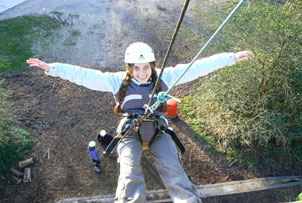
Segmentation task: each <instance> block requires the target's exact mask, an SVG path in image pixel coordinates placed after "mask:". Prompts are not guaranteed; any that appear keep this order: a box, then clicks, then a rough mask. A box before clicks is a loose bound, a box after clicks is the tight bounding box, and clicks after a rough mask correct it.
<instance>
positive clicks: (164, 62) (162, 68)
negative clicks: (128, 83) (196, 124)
mask: <svg viewBox="0 0 302 203" xmlns="http://www.w3.org/2000/svg"><path fill="white" fill-rule="evenodd" d="M189 3H190V0H186V1H185V3H184V6H183V8H182V11H181V14H180V16H179V18H178V22H177V24H176V28H175V30H174V33H173V36H172V39H171V41H170V44H169V47H168V50H167V52H166V55H165V58H164V61H163V64H162V66H161V70H160V74H159V76H158V77H157V80H156V83H155V86H154V89H153V91H152V95H151V97H150V100H149V102H148V107H150V106H151V103H152V100H153V97H154V94H155V92H156V88H157V86H158V85H159V84H160V78H161V75H162V73H163V72H164V68H165V65H166V62H167V59H168V57H169V54H170V51H171V48H172V45H173V43H174V41H175V38H176V35H177V33H178V30H179V27H180V25H181V22H182V20H183V18H184V16H185V13H186V10H187V8H188V5H189ZM148 110H149V108H147V109H146V111H145V114H147V113H148Z"/></svg>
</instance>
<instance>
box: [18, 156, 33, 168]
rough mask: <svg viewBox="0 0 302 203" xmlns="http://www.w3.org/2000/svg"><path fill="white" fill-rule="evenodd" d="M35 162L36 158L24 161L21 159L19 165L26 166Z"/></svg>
mask: <svg viewBox="0 0 302 203" xmlns="http://www.w3.org/2000/svg"><path fill="white" fill-rule="evenodd" d="M33 163H34V159H33V158H29V159H26V160H24V161H20V162H19V166H20V168H24V167H25V166H28V165H30V164H33Z"/></svg>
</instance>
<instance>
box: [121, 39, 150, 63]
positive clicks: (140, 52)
mask: <svg viewBox="0 0 302 203" xmlns="http://www.w3.org/2000/svg"><path fill="white" fill-rule="evenodd" d="M153 61H155V56H154V51H153V50H152V48H151V47H150V46H149V45H148V44H145V43H143V42H135V43H133V44H130V46H129V47H128V48H127V49H126V52H125V63H148V62H153Z"/></svg>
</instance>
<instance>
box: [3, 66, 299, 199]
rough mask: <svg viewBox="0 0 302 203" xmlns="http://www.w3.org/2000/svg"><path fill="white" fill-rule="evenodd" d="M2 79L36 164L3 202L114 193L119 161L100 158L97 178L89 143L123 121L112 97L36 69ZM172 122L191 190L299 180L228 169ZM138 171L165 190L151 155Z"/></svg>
mask: <svg viewBox="0 0 302 203" xmlns="http://www.w3.org/2000/svg"><path fill="white" fill-rule="evenodd" d="M103 71H107V70H106V69H103ZM3 79H5V80H4V83H3V84H2V86H3V87H4V88H5V89H8V90H10V94H9V98H8V100H9V102H10V103H12V105H13V106H12V107H13V108H12V109H13V113H14V115H16V120H17V121H18V123H19V125H20V126H22V127H23V128H25V129H26V130H27V131H29V132H30V134H31V135H32V137H33V146H32V149H31V151H30V152H29V154H28V157H33V158H34V160H35V163H34V165H32V166H31V169H32V182H31V183H21V184H19V185H14V184H10V183H8V182H7V181H6V180H1V182H0V191H1V192H0V194H1V196H2V197H1V198H0V199H1V202H43V203H44V202H54V201H58V200H60V199H62V198H68V197H80V196H93V195H101V194H114V193H115V189H116V186H117V178H118V174H119V171H118V164H117V161H116V158H117V157H116V155H115V154H114V155H112V156H110V157H109V158H105V157H103V156H102V155H101V172H100V173H96V172H94V170H93V168H92V163H91V159H90V157H89V153H88V151H87V145H88V142H89V141H91V140H96V135H97V134H98V132H99V131H100V129H105V130H106V131H107V132H109V133H110V134H113V135H114V134H115V129H116V127H117V125H118V123H119V120H120V117H119V116H116V115H114V114H113V107H114V99H113V97H112V95H111V94H110V93H103V92H97V91H92V90H89V89H86V88H84V87H81V86H77V85H75V84H72V83H70V82H68V81H63V80H61V79H58V78H53V77H49V76H47V75H45V74H44V72H43V71H41V70H37V69H33V70H32V71H31V72H27V73H17V74H10V75H7V76H5V77H4V78H3ZM191 88H192V84H191V83H190V84H187V85H183V86H180V87H179V88H176V89H175V90H174V92H173V94H174V95H176V96H180V95H184V94H188V90H190V89H191ZM169 122H170V124H171V126H172V127H173V128H174V129H175V131H176V132H177V134H178V135H179V137H180V138H181V140H182V142H183V143H184V145H185V147H186V149H187V151H186V152H185V153H184V154H183V156H182V161H183V167H184V169H185V171H186V173H187V174H188V176H189V178H190V180H191V181H192V182H193V183H195V184H198V185H199V184H210V183H219V182H226V181H233V180H243V179H250V178H255V177H265V176H281V175H301V170H300V169H299V168H288V167H284V166H281V165H280V166H276V167H275V168H269V167H266V166H265V163H263V167H261V168H258V169H250V168H247V167H245V166H238V165H236V164H231V163H229V162H228V161H227V160H225V158H224V156H222V155H213V154H211V153H209V152H208V151H207V149H206V148H207V147H206V146H204V145H201V144H198V142H197V141H196V140H194V138H192V134H193V131H192V129H191V128H190V127H189V126H188V125H187V124H186V123H185V118H184V116H182V115H181V114H180V116H179V118H177V119H175V120H170V121H169ZM100 150H101V149H100ZM142 167H143V172H144V176H145V180H146V187H147V190H156V189H163V188H164V186H163V184H162V182H161V180H160V177H159V175H158V173H157V171H156V168H155V166H154V162H153V158H152V156H151V155H150V153H148V152H145V153H144V156H143V159H142ZM242 199H244V197H241V200H242ZM222 202H224V201H222Z"/></svg>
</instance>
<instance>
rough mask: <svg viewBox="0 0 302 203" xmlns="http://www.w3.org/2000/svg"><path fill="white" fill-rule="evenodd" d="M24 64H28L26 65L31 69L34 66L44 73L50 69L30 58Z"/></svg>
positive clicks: (42, 62) (43, 63) (41, 62)
mask: <svg viewBox="0 0 302 203" xmlns="http://www.w3.org/2000/svg"><path fill="white" fill-rule="evenodd" d="M26 63H28V65H29V66H31V67H34V66H35V67H39V68H42V69H43V70H45V71H46V72H48V71H49V69H50V67H49V65H48V64H47V63H45V62H44V61H41V60H39V59H34V58H30V59H28V60H26Z"/></svg>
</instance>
